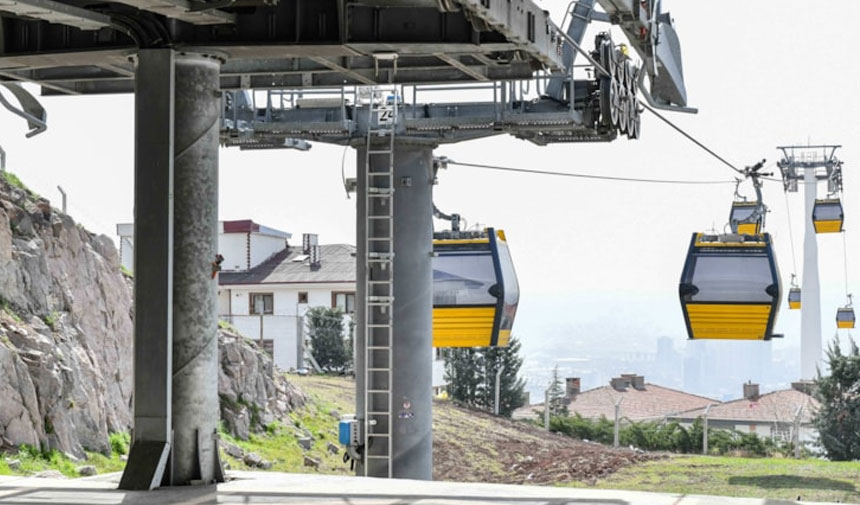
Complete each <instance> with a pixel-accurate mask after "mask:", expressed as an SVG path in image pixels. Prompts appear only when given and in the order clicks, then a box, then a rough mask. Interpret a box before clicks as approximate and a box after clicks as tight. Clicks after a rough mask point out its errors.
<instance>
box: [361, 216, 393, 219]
mask: <svg viewBox="0 0 860 505" xmlns="http://www.w3.org/2000/svg"><path fill="white" fill-rule="evenodd" d="M367 219H394V217H393V216H367Z"/></svg>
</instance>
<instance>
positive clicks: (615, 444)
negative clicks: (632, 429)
mask: <svg viewBox="0 0 860 505" xmlns="http://www.w3.org/2000/svg"><path fill="white" fill-rule="evenodd" d="M623 401H624V397H623V396H620V397H618V399H617V400H615V432H614V434H613V437H612V447H618V444H619V442H620V438H621V437H620V434H621V403H622V402H623Z"/></svg>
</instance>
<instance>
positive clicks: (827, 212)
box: [812, 198, 845, 233]
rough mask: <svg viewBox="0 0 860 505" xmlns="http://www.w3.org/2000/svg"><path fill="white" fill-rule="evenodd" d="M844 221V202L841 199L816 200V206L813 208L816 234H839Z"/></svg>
mask: <svg viewBox="0 0 860 505" xmlns="http://www.w3.org/2000/svg"><path fill="white" fill-rule="evenodd" d="M844 219H845V215H844V213H843V211H842V202H841V201H840V200H839V198H828V199H824V200H815V206H814V207H813V208H812V224H813V225H815V233H839V232H841V231H842V223H843V221H844Z"/></svg>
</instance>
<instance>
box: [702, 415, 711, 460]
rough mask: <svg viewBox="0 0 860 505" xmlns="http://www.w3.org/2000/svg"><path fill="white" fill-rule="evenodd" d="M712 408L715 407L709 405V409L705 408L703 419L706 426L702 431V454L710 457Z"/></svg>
mask: <svg viewBox="0 0 860 505" xmlns="http://www.w3.org/2000/svg"><path fill="white" fill-rule="evenodd" d="M711 407H713V405H708V406H707V407H705V417H704V419H703V420H704V423H703V425H704V426H703V430H702V454H704V455H705V456H707V455H708V414H710V413H711Z"/></svg>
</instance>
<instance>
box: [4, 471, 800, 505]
mask: <svg viewBox="0 0 860 505" xmlns="http://www.w3.org/2000/svg"><path fill="white" fill-rule="evenodd" d="M228 475H229V477H230V479H231V480H230V482H227V483H225V484H221V485H219V486H217V488H216V486H199V487H183V488H171V489H161V490H158V491H153V492H150V493H142V492H133V493H132V492H125V491H117V489H116V486H117V483H118V482H119V474H111V475H104V476H97V477H91V478H85V479H74V480H60V479H36V478H32V477H0V504H3V505H7V504H9V505H11V504H16V505H20V504H27V505H33V504H52V505H53V504H63V505H168V504H180V503H181V504H188V505H203V504H230V505H233V504H235V505H239V504H289V505H491V504H501V505H788V504H794V503H797V502H787V501H779V500H761V499H752V498H723V497H715V496H692V495H677V494H659V493H639V492H632V491H609V490H599V489H569V488H553V487H536V486H508V485H501V484H463V483H453V482H422V481H410V480H381V479H368V478H356V477H342V476H328V475H300V474H283V473H273V472H229V474H228ZM803 503H805V504H806V503H811V502H803Z"/></svg>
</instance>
